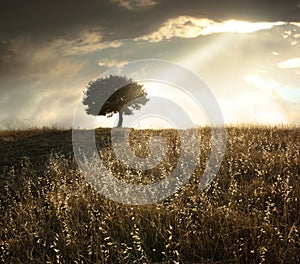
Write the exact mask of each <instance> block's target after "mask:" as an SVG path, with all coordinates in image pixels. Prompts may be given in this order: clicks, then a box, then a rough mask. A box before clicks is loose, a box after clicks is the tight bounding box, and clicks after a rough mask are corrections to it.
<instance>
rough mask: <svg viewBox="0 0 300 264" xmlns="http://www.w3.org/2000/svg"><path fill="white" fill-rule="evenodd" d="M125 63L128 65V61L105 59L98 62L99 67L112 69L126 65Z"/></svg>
mask: <svg viewBox="0 0 300 264" xmlns="http://www.w3.org/2000/svg"><path fill="white" fill-rule="evenodd" d="M125 63H127V61H125V60H105V59H104V60H99V61H98V66H99V67H109V68H112V67H115V66H119V65H121V64H125Z"/></svg>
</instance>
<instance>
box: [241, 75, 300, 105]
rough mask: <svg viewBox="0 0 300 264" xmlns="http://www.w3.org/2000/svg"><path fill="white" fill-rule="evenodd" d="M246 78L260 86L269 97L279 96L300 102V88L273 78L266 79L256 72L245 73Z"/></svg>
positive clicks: (292, 101) (249, 82) (247, 80)
mask: <svg viewBox="0 0 300 264" xmlns="http://www.w3.org/2000/svg"><path fill="white" fill-rule="evenodd" d="M244 80H245V81H246V82H247V83H248V84H252V85H254V86H255V87H257V88H260V89H261V91H262V92H263V94H264V95H266V96H269V97H272V96H273V97H278V98H279V99H282V100H285V101H288V102H291V103H300V89H299V88H298V89H297V88H292V87H289V86H284V85H282V84H280V83H278V82H277V81H275V80H272V79H265V78H262V77H260V76H258V75H255V74H246V75H244Z"/></svg>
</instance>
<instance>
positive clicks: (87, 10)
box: [0, 0, 300, 40]
mask: <svg viewBox="0 0 300 264" xmlns="http://www.w3.org/2000/svg"><path fill="white" fill-rule="evenodd" d="M118 2H125V3H126V2H129V3H130V2H132V1H129V0H122V1H113V0H110V1H109V0H106V1H100V0H90V1H74V0H72V1H71V0H64V1H60V0H59V1H58V0H53V1H40V0H27V1H17V0H11V1H5V3H3V2H2V3H1V11H0V25H1V26H0V39H2V40H3V39H4V40H5V39H10V38H14V37H15V36H17V35H20V34H29V35H32V36H35V37H36V38H41V39H51V38H55V37H61V36H64V37H65V38H68V37H71V36H73V35H74V34H76V33H77V32H78V30H80V29H82V28H85V29H86V28H89V27H93V28H94V29H95V28H97V27H98V30H99V31H103V32H104V39H107V40H112V39H122V38H134V37H138V36H140V35H144V34H147V33H150V32H151V31H153V30H154V29H155V28H157V26H158V25H160V24H161V23H163V22H164V21H165V20H166V19H168V18H172V17H176V16H179V15H190V16H200V17H208V18H211V19H214V20H224V19H228V18H231V19H234V18H235V19H244V20H257V21H279V20H284V21H292V20H296V21H297V20H299V18H300V12H299V10H300V9H299V7H298V4H299V1H298V0H290V1H276V2H275V1H261V0H248V1H243V0H241V1H236V0H229V1H220V0H219V1H211V0H200V1H199V0H189V1H185V0H160V1H156V2H155V3H156V4H154V5H149V6H146V7H147V8H137V9H134V5H133V4H132V5H131V7H132V8H131V9H128V8H124V7H122V6H121V5H119V4H118ZM135 2H137V1H135ZM144 2H146V1H144ZM133 3H134V2H133ZM137 7H139V6H137Z"/></svg>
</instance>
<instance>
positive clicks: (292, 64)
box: [277, 57, 300, 69]
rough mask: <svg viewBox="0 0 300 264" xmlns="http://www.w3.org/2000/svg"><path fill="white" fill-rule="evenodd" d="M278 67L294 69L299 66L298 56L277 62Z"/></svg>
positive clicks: (299, 59) (299, 58)
mask: <svg viewBox="0 0 300 264" xmlns="http://www.w3.org/2000/svg"><path fill="white" fill-rule="evenodd" d="M277 66H278V68H280V69H295V68H300V57H297V58H292V59H289V60H286V61H282V62H280V63H278V64H277Z"/></svg>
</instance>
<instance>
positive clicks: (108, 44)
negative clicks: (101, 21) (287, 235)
mask: <svg viewBox="0 0 300 264" xmlns="http://www.w3.org/2000/svg"><path fill="white" fill-rule="evenodd" d="M102 38H103V37H102V35H101V34H100V32H99V30H83V31H81V32H79V33H78V36H76V37H73V38H72V39H57V40H54V41H53V42H52V46H53V47H54V48H55V49H60V50H61V51H62V53H63V54H64V55H66V56H72V55H85V54H88V53H91V52H96V51H100V50H104V49H108V48H118V47H121V46H122V45H123V42H122V41H120V40H115V41H102Z"/></svg>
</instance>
